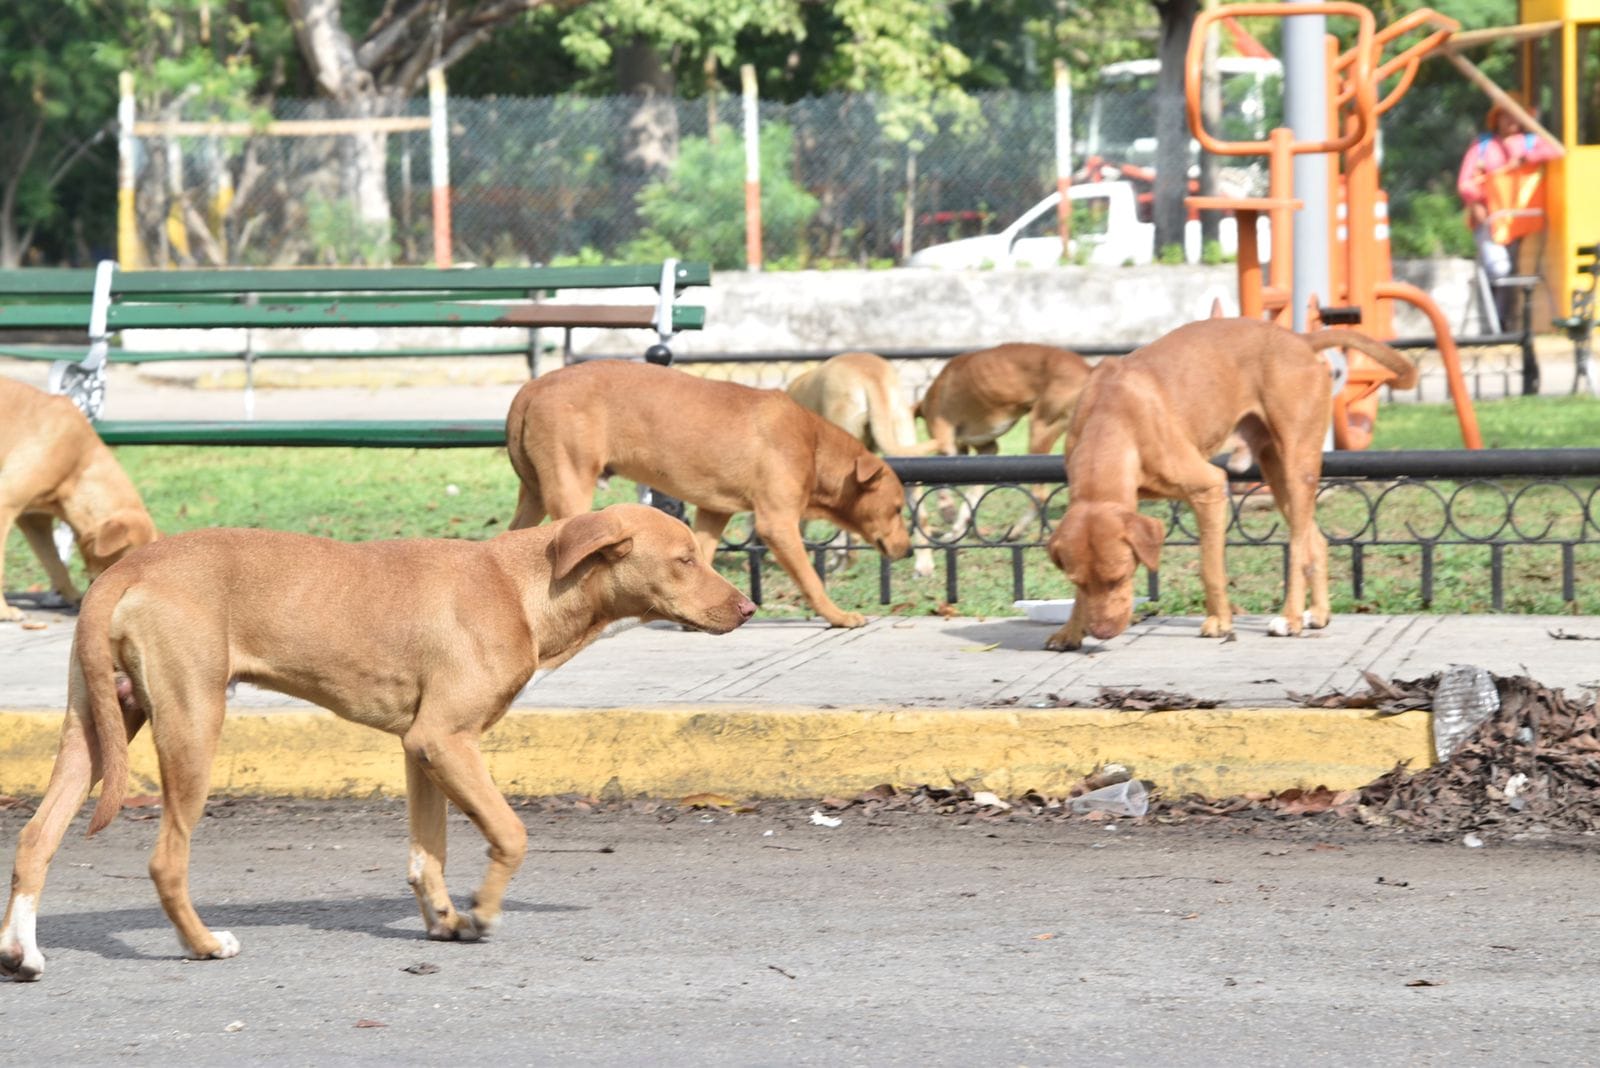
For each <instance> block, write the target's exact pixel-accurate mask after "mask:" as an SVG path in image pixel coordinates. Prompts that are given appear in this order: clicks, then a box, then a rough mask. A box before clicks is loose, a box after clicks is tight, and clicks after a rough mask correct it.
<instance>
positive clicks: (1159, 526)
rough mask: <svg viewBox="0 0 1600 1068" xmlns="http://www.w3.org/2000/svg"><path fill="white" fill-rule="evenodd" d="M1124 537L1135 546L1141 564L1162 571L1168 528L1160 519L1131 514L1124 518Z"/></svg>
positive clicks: (1134, 549)
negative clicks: (1162, 548) (1162, 545)
mask: <svg viewBox="0 0 1600 1068" xmlns="http://www.w3.org/2000/svg"><path fill="white" fill-rule="evenodd" d="M1123 522H1124V524H1125V530H1124V535H1125V536H1126V537H1127V539H1128V544H1129V545H1132V546H1133V555H1134V556H1137V557H1138V558H1139V562H1140V563H1141V564H1143V565H1144V566H1145V567H1146V568H1147V569H1149V570H1151V571H1157V570H1160V567H1161V543H1162V542H1163V541H1164V540H1166V536H1167V527H1166V524H1164V523H1162V522H1161V520H1159V519H1154V518H1152V517H1150V516H1147V515H1140V514H1139V513H1138V512H1129V513H1128V514H1127V516H1126V517H1124V519H1123Z"/></svg>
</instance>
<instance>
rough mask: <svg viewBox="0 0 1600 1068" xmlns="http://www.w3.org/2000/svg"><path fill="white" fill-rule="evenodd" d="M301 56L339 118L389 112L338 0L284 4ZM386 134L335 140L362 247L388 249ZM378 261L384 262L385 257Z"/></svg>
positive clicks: (341, 186) (343, 185) (342, 193)
mask: <svg viewBox="0 0 1600 1068" xmlns="http://www.w3.org/2000/svg"><path fill="white" fill-rule="evenodd" d="M288 8H289V16H290V18H291V19H292V20H293V23H294V29H295V37H296V38H297V39H298V41H299V44H300V53H301V55H302V56H304V57H305V60H306V63H307V65H308V66H309V67H310V68H311V73H312V75H313V77H315V78H316V81H317V84H318V86H320V87H321V88H322V91H323V92H324V93H326V94H327V95H328V96H329V97H331V98H332V99H333V100H334V102H335V103H336V104H337V105H338V108H337V111H338V114H340V115H341V116H347V117H349V118H375V117H378V116H382V115H387V114H390V113H392V112H393V110H394V108H393V107H392V105H391V98H390V97H389V96H388V94H386V93H384V92H383V91H382V90H381V89H379V87H378V86H377V84H376V82H375V81H374V79H373V76H372V73H371V72H370V71H368V70H367V69H365V68H364V67H362V66H361V64H360V62H359V61H358V59H357V55H356V45H355V41H354V40H352V38H351V37H350V34H349V32H348V31H347V30H345V28H344V24H343V22H342V20H341V16H340V0H288ZM388 146H389V138H388V135H387V134H381V133H361V134H350V135H347V136H343V137H340V138H339V139H338V152H337V159H338V164H339V195H340V197H341V198H342V199H344V200H345V201H346V202H348V203H349V204H350V205H351V207H352V208H353V212H354V216H355V218H356V220H357V221H358V222H359V224H360V227H361V231H362V239H363V240H362V244H363V245H365V246H368V247H377V248H382V249H387V248H388V246H389V238H390V233H391V229H392V225H393V224H392V221H391V215H390V208H389V185H388V180H387V179H388V173H387V172H388V166H387V158H388ZM379 259H380V260H381V261H382V262H383V263H387V262H388V256H387V255H382V256H380V257H379Z"/></svg>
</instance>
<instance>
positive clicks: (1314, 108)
mask: <svg viewBox="0 0 1600 1068" xmlns="http://www.w3.org/2000/svg"><path fill="white" fill-rule="evenodd" d="M1293 2H1296V3H1306V2H1308V0H1293ZM1312 2H1314V0H1312ZM1326 24H1327V20H1326V19H1325V18H1324V17H1323V16H1321V15H1291V16H1289V17H1287V18H1285V19H1284V20H1283V67H1284V81H1283V98H1284V99H1283V110H1284V118H1285V120H1286V121H1287V122H1288V125H1289V129H1291V130H1293V131H1294V139H1295V140H1296V141H1301V142H1305V141H1326V140H1327V139H1328V71H1327V69H1326V66H1327V64H1326V61H1325V59H1324V46H1323V37H1324V35H1325V34H1326ZM1294 195H1295V197H1296V198H1297V199H1299V200H1300V201H1301V202H1302V203H1303V204H1304V205H1305V206H1304V207H1303V208H1301V209H1300V210H1299V211H1297V212H1295V216H1294V292H1293V298H1292V299H1291V300H1290V301H1289V308H1290V310H1291V312H1292V314H1293V315H1294V328H1295V329H1296V330H1302V331H1303V330H1305V329H1307V327H1308V323H1307V317H1306V309H1307V307H1308V306H1309V305H1310V303H1311V300H1312V298H1313V297H1315V298H1316V299H1317V300H1318V301H1319V302H1321V303H1327V301H1328V299H1329V290H1330V288H1331V282H1330V266H1329V259H1330V254H1331V250H1330V248H1329V242H1330V240H1331V235H1330V234H1329V233H1328V219H1329V218H1330V215H1329V203H1330V201H1329V191H1328V161H1327V159H1326V158H1325V157H1323V156H1321V155H1313V154H1308V153H1301V154H1299V155H1297V156H1295V158H1294ZM1277 273H1278V272H1277V265H1276V263H1274V270H1273V274H1274V275H1276V274H1277Z"/></svg>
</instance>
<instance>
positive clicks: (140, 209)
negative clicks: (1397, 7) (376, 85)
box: [124, 84, 1476, 267]
mask: <svg viewBox="0 0 1600 1068" xmlns="http://www.w3.org/2000/svg"><path fill="white" fill-rule="evenodd" d="M1134 88H1135V89H1137V87H1134ZM1149 91H1150V90H1149V89H1148V87H1147V89H1146V90H1141V91H1134V90H1133V89H1130V88H1129V87H1128V86H1127V85H1123V84H1117V85H1115V86H1112V85H1109V84H1108V85H1107V86H1103V87H1102V91H1100V92H1094V91H1089V92H1085V91H1083V90H1080V91H1079V92H1078V93H1077V94H1076V96H1075V99H1076V100H1077V101H1078V104H1077V105H1076V106H1075V107H1074V109H1073V110H1074V114H1073V115H1072V116H1071V122H1072V129H1073V139H1074V156H1073V158H1074V161H1075V165H1077V166H1079V167H1082V166H1083V164H1084V163H1085V162H1086V161H1089V160H1092V159H1095V158H1104V159H1105V160H1107V161H1108V162H1110V163H1113V164H1115V163H1135V164H1140V165H1147V164H1148V162H1149V160H1148V159H1147V158H1145V157H1147V156H1148V154H1149V150H1150V146H1151V144H1152V143H1153V140H1152V134H1153V131H1151V132H1149V133H1145V134H1143V135H1141V134H1140V130H1141V129H1142V126H1141V124H1142V123H1147V122H1148V120H1149V118H1150V116H1151V114H1152V112H1151V103H1150V98H1149ZM1277 91H1278V90H1277V88H1276V85H1275V84H1274V85H1273V86H1272V87H1271V89H1270V92H1272V93H1276V92H1277ZM975 102H976V109H975V114H974V116H973V117H972V118H971V119H970V120H969V121H966V122H963V123H959V124H958V123H955V122H952V121H946V122H943V123H942V124H941V125H940V128H939V129H938V131H937V132H936V133H934V134H932V135H931V136H929V137H927V138H926V140H925V143H923V144H921V145H920V146H917V148H916V149H915V150H913V148H912V147H910V146H908V145H907V144H905V143H902V142H899V141H896V140H894V139H892V138H890V137H889V136H887V135H886V134H885V133H884V128H883V124H882V123H881V122H880V115H879V103H878V101H877V100H876V99H875V98H873V97H872V96H868V95H844V94H836V95H830V96H823V97H814V98H808V99H804V100H799V101H796V102H793V103H779V102H772V101H764V102H762V103H761V105H760V108H759V115H760V125H761V128H762V131H763V134H762V145H763V148H762V151H763V164H762V167H763V205H764V211H766V214H767V216H768V218H769V220H772V221H771V223H770V225H769V228H768V230H767V233H766V258H767V261H768V263H769V264H774V263H776V264H779V265H784V264H796V265H798V264H837V265H849V264H857V265H869V264H882V263H889V262H898V261H900V260H901V259H902V258H903V255H904V253H905V251H906V249H907V248H908V247H910V248H921V247H923V246H926V245H929V244H932V243H937V242H943V241H949V240H952V239H955V238H959V237H965V236H970V235H972V234H976V233H984V232H995V231H997V230H999V229H1001V228H1002V227H1004V226H1005V225H1007V224H1008V223H1010V222H1012V221H1013V220H1014V219H1016V218H1017V217H1018V216H1020V215H1021V214H1023V213H1024V212H1025V211H1026V210H1027V209H1028V208H1029V207H1031V206H1032V205H1034V204H1036V203H1037V202H1038V201H1039V200H1040V199H1041V198H1043V197H1045V196H1046V195H1047V194H1049V193H1050V192H1052V191H1053V190H1054V189H1055V178H1056V175H1055V150H1054V129H1055V101H1054V99H1053V98H1052V96H1051V95H1050V94H1048V93H1027V92H1010V91H1005V92H987V93H980V94H977V95H976V97H975ZM273 111H274V114H273V118H274V119H276V120H296V121H298V122H301V123H304V122H307V121H313V120H315V121H327V120H337V119H342V118H349V117H350V116H349V115H341V114H340V113H338V112H337V110H336V109H335V106H334V105H332V104H329V103H326V102H321V101H316V102H307V101H279V102H278V103H277V104H276V106H275V107H274V109H273ZM407 111H408V115H409V116H410V117H411V120H412V123H413V125H414V126H416V127H418V128H416V129H412V130H406V131H403V132H389V133H336V134H325V135H308V134H305V133H299V134H297V135H296V136H281V135H278V134H274V133H268V132H265V131H266V129H267V127H265V126H264V124H261V123H258V124H257V126H256V128H255V129H256V130H257V131H260V132H250V133H247V134H244V135H238V134H234V135H229V136H204V135H197V134H185V135H182V136H162V135H161V134H159V133H146V134H145V135H143V136H140V137H137V138H135V139H133V149H132V157H133V158H132V160H131V163H132V170H133V175H134V179H135V181H134V188H135V190H136V196H135V204H136V219H137V223H136V228H137V241H138V243H139V245H140V246H141V247H142V250H143V252H144V255H145V257H146V259H147V261H148V262H150V263H151V264H152V265H158V266H159V265H186V264H199V265H208V264H223V263H226V264H240V265H260V264H277V265H289V264H312V263H316V264H330V263H383V262H390V263H427V262H431V261H432V260H433V258H434V254H435V250H434V248H433V237H432V232H431V231H432V227H431V211H432V208H431V194H430V189H431V185H432V181H433V175H431V174H430V173H429V170H430V168H429V141H428V138H429V133H428V130H427V129H426V119H425V116H426V114H427V102H426V101H425V100H423V99H420V98H419V99H417V100H414V101H411V102H410V103H409V105H408V108H407ZM1277 114H1281V111H1280V109H1279V108H1278V106H1277V104H1276V102H1275V100H1273V99H1270V98H1269V100H1268V103H1267V104H1266V106H1265V107H1262V106H1261V105H1260V103H1259V101H1258V102H1257V105H1256V111H1255V113H1254V116H1253V118H1251V121H1253V122H1254V124H1255V126H1256V130H1254V131H1252V130H1250V129H1247V128H1246V129H1242V130H1241V128H1240V120H1238V119H1233V120H1230V121H1232V126H1231V127H1230V128H1229V130H1228V132H1229V134H1230V135H1231V136H1240V135H1241V134H1243V135H1246V136H1248V135H1250V134H1252V133H1260V134H1262V135H1264V133H1265V128H1266V125H1267V123H1268V122H1270V121H1271V120H1272V118H1273V116H1275V115H1277ZM181 117H183V118H187V119H202V118H204V117H205V116H201V115H193V114H190V115H183V116H181ZM1247 117H1248V116H1247ZM1475 118H1476V116H1475V115H1474V114H1472V113H1470V112H1469V111H1468V110H1466V109H1463V108H1462V107H1460V106H1459V104H1457V103H1456V102H1455V101H1454V100H1453V99H1452V98H1451V97H1449V96H1442V95H1440V94H1437V93H1419V92H1414V93H1411V94H1409V95H1408V96H1407V97H1405V98H1404V99H1402V100H1401V101H1400V104H1399V106H1398V107H1396V108H1395V110H1394V111H1393V112H1391V113H1390V114H1389V115H1387V116H1386V117H1385V119H1384V122H1383V130H1384V143H1383V147H1384V156H1383V160H1384V182H1385V186H1386V188H1387V189H1388V192H1389V195H1390V201H1391V204H1392V205H1393V209H1394V210H1393V215H1394V216H1395V218H1396V222H1397V228H1403V227H1404V226H1405V225H1407V220H1408V218H1409V215H1410V214H1411V213H1412V210H1413V205H1414V204H1422V203H1424V202H1426V201H1427V198H1428V197H1430V196H1431V197H1432V198H1433V201H1432V202H1433V203H1434V204H1436V205H1442V206H1441V207H1438V208H1437V209H1436V210H1435V211H1434V213H1433V214H1434V215H1435V216H1437V218H1433V219H1432V220H1431V221H1428V222H1427V223H1426V225H1427V226H1432V227H1436V228H1437V227H1440V226H1443V227H1446V228H1448V227H1450V226H1452V225H1456V220H1455V215H1456V214H1458V212H1457V211H1456V208H1457V205H1455V204H1454V202H1453V200H1452V199H1451V192H1450V191H1451V190H1452V188H1453V177H1454V173H1453V172H1454V167H1455V162H1456V160H1457V159H1458V158H1459V153H1460V151H1461V149H1462V148H1463V147H1464V146H1465V145H1466V144H1467V143H1468V142H1469V141H1470V139H1471V137H1472V134H1473V130H1474V126H1475ZM738 120H739V101H738V100H737V99H736V98H730V97H727V96H722V97H720V98H713V99H709V100H708V99H705V98H702V99H697V100H672V101H665V102H663V101H659V100H657V101H653V102H650V101H644V100H642V99H640V98H633V97H600V98H594V97H577V96H564V97H554V98H541V99H517V98H490V99H459V98H458V99H452V100H451V101H450V102H449V119H448V134H449V167H450V175H449V178H450V184H451V187H452V192H451V201H450V203H451V206H452V226H453V234H454V250H453V251H454V259H455V260H456V261H457V262H460V261H469V262H475V263H480V264H511V263H524V262H525V263H551V262H561V261H564V260H592V261H606V260H618V259H628V258H634V257H645V258H653V257H655V256H658V255H663V254H672V253H676V254H679V255H683V256H687V257H689V258H696V259H700V258H706V259H711V260H712V261H713V262H715V263H716V264H717V265H718V266H721V267H738V266H742V265H743V263H744V245H743V225H744V223H743V188H742V181H743V168H744V163H743V148H742V143H741V134H740V129H739V122H738ZM141 125H142V126H145V127H147V128H149V127H151V126H153V125H154V124H150V123H145V124H141ZM311 129H312V130H315V129H316V127H311ZM769 135H778V136H772V137H770V138H769ZM641 138H645V139H649V140H651V141H652V142H653V143H654V144H655V146H656V149H657V151H656V152H655V153H654V156H653V159H654V161H655V162H656V163H657V164H658V165H657V166H654V167H646V166H643V165H641V164H640V163H639V162H637V160H638V157H639V155H640V153H639V152H638V151H637V149H638V145H639V142H640V140H641ZM1079 177H1080V179H1081V178H1082V177H1083V175H1082V174H1080V175H1079ZM1145 191H1146V192H1147V190H1145ZM1430 191H1431V192H1430ZM1424 194H1427V196H1424ZM1419 197H1422V199H1421V200H1419V199H1418V198H1419ZM769 204H770V205H771V208H770V210H768V209H767V206H768V205H769ZM1147 205H1148V198H1147V197H1146V198H1145V199H1144V200H1143V201H1142V202H1141V210H1147ZM786 212H787V214H785V213H786ZM781 219H786V220H789V221H788V222H780V221H779V220H781ZM908 220H909V222H910V225H911V226H912V228H913V229H912V233H911V234H910V240H909V242H908V240H907V234H906V225H907V222H908ZM1464 234H1465V231H1464V229H1463V230H1462V231H1461V235H1458V236H1464ZM1420 240H1421V241H1422V242H1423V243H1424V244H1426V243H1428V242H1430V241H1431V242H1432V243H1433V244H1434V245H1436V246H1443V247H1448V246H1449V242H1448V241H1444V240H1442V239H1438V238H1436V237H1432V236H1429V235H1427V234H1424V235H1423V236H1422V238H1421V239H1420ZM685 245H692V246H693V247H683V246H685ZM1452 250H1453V251H1461V249H1460V248H1459V247H1456V248H1454V249H1452ZM1428 251H1437V248H1436V249H1433V250H1429V249H1414V248H1412V247H1411V246H1409V245H1407V244H1406V243H1405V242H1404V241H1403V240H1402V241H1399V242H1397V245H1396V254H1397V255H1408V254H1410V255H1415V254H1420V253H1424V252H1428ZM124 258H126V256H125V257H124Z"/></svg>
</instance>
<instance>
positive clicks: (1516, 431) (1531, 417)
mask: <svg viewBox="0 0 1600 1068" xmlns="http://www.w3.org/2000/svg"><path fill="white" fill-rule="evenodd" d="M1475 411H1476V412H1477V415H1478V430H1479V432H1480V433H1481V434H1482V435H1483V446H1484V448H1486V449H1556V448H1594V447H1596V446H1600V401H1597V400H1596V399H1595V398H1593V397H1582V396H1579V397H1570V396H1569V397H1507V398H1505V399H1504V400H1497V401H1484V402H1482V403H1479V404H1478V405H1477V406H1476V407H1475ZM1372 447H1373V448H1374V449H1458V448H1460V447H1461V428H1460V425H1459V423H1458V422H1457V420H1456V414H1455V408H1454V406H1452V405H1449V404H1385V405H1383V406H1381V407H1380V408H1379V409H1378V425H1377V428H1376V430H1375V432H1374V434H1373V441H1372Z"/></svg>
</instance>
